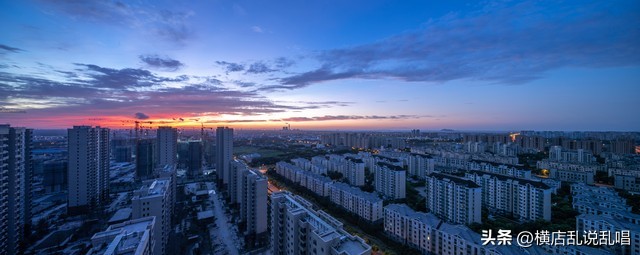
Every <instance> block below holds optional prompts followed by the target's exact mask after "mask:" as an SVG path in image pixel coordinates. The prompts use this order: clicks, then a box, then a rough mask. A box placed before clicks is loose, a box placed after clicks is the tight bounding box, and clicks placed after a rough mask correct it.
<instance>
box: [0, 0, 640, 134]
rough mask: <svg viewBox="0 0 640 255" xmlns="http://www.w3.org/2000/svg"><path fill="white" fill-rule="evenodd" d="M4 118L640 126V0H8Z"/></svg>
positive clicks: (325, 125)
mask: <svg viewBox="0 0 640 255" xmlns="http://www.w3.org/2000/svg"><path fill="white" fill-rule="evenodd" d="M0 31H1V33H0V123H10V124H12V125H14V126H26V127H31V128H68V127H71V126H73V125H101V126H107V127H112V128H129V127H131V126H133V123H134V122H135V121H141V122H142V124H141V125H145V126H148V127H155V126H159V125H171V126H178V127H180V126H192V127H193V126H197V127H200V126H202V125H204V126H205V127H215V126H223V125H224V126H231V127H236V128H248V129H251V128H254V129H279V128H281V127H283V126H285V125H291V127H292V128H294V129H314V130H358V129H361V130H362V129H366V130H408V129H414V128H418V129H422V130H439V129H445V128H446V129H455V130H497V131H498V130H499V131H504V130H514V131H517V130H566V131H569V130H588V131H640V100H639V99H640V2H639V1H635V0H629V1H618V0H612V1H571V0H569V1H478V2H473V1H377V0H367V1H337V0H336V1H333V0H327V1H217V0H212V1H74V0H67V1H0Z"/></svg>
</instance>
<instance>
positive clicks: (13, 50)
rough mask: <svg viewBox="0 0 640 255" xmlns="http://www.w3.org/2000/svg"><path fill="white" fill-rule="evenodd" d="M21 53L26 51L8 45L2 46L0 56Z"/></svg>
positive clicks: (0, 45)
mask: <svg viewBox="0 0 640 255" xmlns="http://www.w3.org/2000/svg"><path fill="white" fill-rule="evenodd" d="M21 51H24V50H23V49H19V48H16V47H11V46H8V45H4V44H0V54H4V53H6V52H11V53H17V52H21Z"/></svg>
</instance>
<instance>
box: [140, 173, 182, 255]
mask: <svg viewBox="0 0 640 255" xmlns="http://www.w3.org/2000/svg"><path fill="white" fill-rule="evenodd" d="M171 182H172V180H171V178H158V179H154V180H148V181H145V182H143V185H142V187H141V188H140V189H138V190H135V191H134V192H133V198H131V206H132V209H133V211H132V214H131V218H132V219H139V218H144V217H148V216H154V217H155V218H156V220H155V224H156V225H155V227H154V229H155V233H154V235H155V236H156V237H157V240H158V241H157V242H156V243H155V248H154V254H155V255H164V254H166V245H167V242H168V240H169V234H170V233H171V215H172V210H173V205H172V204H171V201H172V199H173V194H172V192H173V190H172V184H171Z"/></svg>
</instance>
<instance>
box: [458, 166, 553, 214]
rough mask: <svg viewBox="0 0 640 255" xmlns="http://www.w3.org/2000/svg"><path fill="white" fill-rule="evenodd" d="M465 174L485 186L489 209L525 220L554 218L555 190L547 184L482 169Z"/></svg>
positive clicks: (484, 190) (484, 197)
mask: <svg viewBox="0 0 640 255" xmlns="http://www.w3.org/2000/svg"><path fill="white" fill-rule="evenodd" d="M465 177H466V178H467V179H469V180H471V181H473V182H475V183H476V184H478V185H480V186H481V187H482V204H483V205H484V206H486V207H487V208H489V210H492V211H495V212H497V213H501V214H505V215H511V216H513V217H516V218H519V219H522V220H531V221H534V220H538V219H543V220H546V221H550V220H551V193H552V191H553V190H552V189H551V188H550V187H549V186H547V185H546V184H544V183H542V182H536V181H532V180H527V179H519V178H514V177H511V176H505V175H499V174H493V173H487V172H480V171H469V172H467V173H465Z"/></svg>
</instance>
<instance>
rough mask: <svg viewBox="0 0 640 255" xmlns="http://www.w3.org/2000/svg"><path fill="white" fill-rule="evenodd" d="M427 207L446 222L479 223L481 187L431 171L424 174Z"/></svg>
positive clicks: (480, 219)
mask: <svg viewBox="0 0 640 255" xmlns="http://www.w3.org/2000/svg"><path fill="white" fill-rule="evenodd" d="M425 192H426V197H427V199H426V200H427V209H429V210H430V212H431V213H433V214H435V215H436V216H438V217H440V218H442V219H444V220H445V221H447V222H451V223H455V224H471V223H474V222H477V223H480V222H481V221H482V218H481V209H482V199H481V195H482V194H481V192H482V189H481V188H480V186H478V185H477V184H475V183H473V182H472V181H469V180H465V179H462V178H459V177H456V176H451V175H446V174H440V173H431V174H429V175H427V176H426V188H425Z"/></svg>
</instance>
